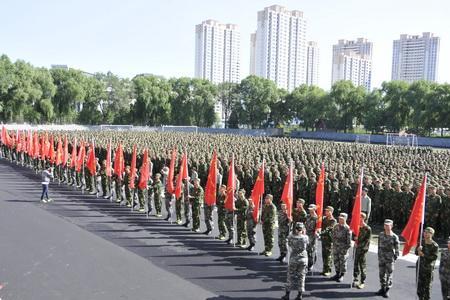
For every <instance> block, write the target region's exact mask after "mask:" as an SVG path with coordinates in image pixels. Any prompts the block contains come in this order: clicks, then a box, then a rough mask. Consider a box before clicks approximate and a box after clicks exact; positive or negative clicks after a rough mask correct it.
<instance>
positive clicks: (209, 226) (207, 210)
mask: <svg viewBox="0 0 450 300" xmlns="http://www.w3.org/2000/svg"><path fill="white" fill-rule="evenodd" d="M214 207H215V205H208V204H206V203H205V205H204V207H203V212H204V214H205V224H206V231H207V232H208V233H209V232H211V231H212V230H213V229H214V221H213V211H214Z"/></svg>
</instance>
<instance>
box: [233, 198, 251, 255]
mask: <svg viewBox="0 0 450 300" xmlns="http://www.w3.org/2000/svg"><path fill="white" fill-rule="evenodd" d="M235 206H236V212H235V214H236V223H237V224H236V227H237V241H236V245H238V246H239V245H245V241H246V239H247V228H246V218H247V216H246V211H247V208H248V200H247V199H245V194H244V195H243V196H242V197H241V195H239V196H238V197H237V200H236V202H235Z"/></svg>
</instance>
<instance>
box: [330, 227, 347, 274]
mask: <svg viewBox="0 0 450 300" xmlns="http://www.w3.org/2000/svg"><path fill="white" fill-rule="evenodd" d="M332 236H333V261H334V268H335V270H336V274H339V275H340V276H339V277H342V276H343V275H344V274H345V272H347V259H348V249H349V248H350V246H351V232H350V227H349V226H348V225H347V224H344V225H340V224H339V223H338V224H336V225H335V226H334V227H333V231H332Z"/></svg>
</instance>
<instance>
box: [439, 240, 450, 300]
mask: <svg viewBox="0 0 450 300" xmlns="http://www.w3.org/2000/svg"><path fill="white" fill-rule="evenodd" d="M439 279H440V280H441V291H442V298H443V299H444V300H448V299H450V237H449V238H448V239H447V248H445V249H443V250H442V252H441V262H440V264H439Z"/></svg>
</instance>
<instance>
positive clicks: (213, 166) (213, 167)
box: [205, 151, 217, 206]
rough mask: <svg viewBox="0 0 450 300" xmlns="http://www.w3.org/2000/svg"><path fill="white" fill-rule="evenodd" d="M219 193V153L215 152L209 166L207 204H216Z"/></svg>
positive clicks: (206, 190) (206, 188)
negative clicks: (217, 193)
mask: <svg viewBox="0 0 450 300" xmlns="http://www.w3.org/2000/svg"><path fill="white" fill-rule="evenodd" d="M216 192H217V153H216V151H214V153H213V157H212V159H211V163H210V164H209V173H208V180H207V181H206V187H205V203H206V204H208V205H209V206H211V205H214V204H216Z"/></svg>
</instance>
